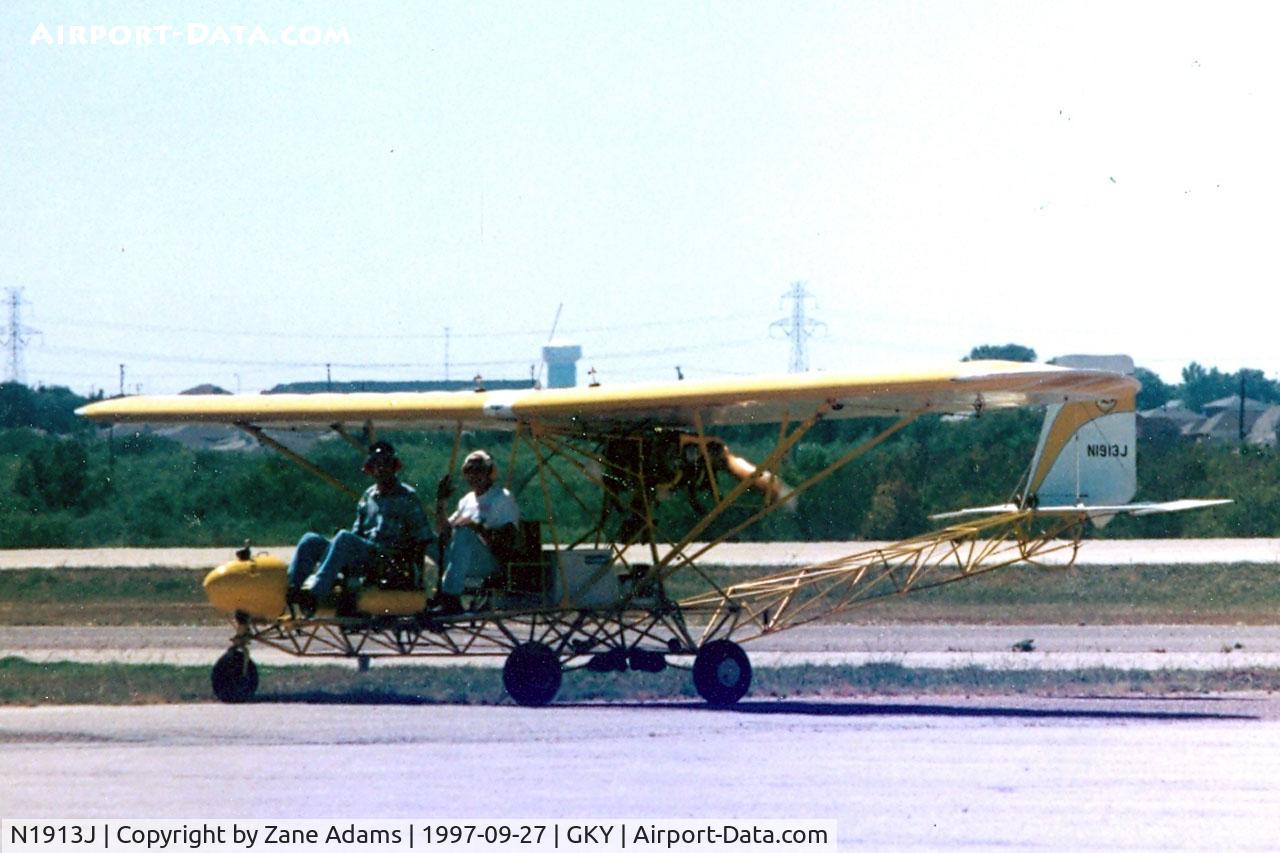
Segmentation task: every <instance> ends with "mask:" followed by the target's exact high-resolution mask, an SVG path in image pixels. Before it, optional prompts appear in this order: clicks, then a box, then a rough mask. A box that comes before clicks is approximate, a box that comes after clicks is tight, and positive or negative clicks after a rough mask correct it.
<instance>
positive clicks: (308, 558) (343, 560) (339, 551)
mask: <svg viewBox="0 0 1280 853" xmlns="http://www.w3.org/2000/svg"><path fill="white" fill-rule="evenodd" d="M377 554H378V552H377V549H375V548H374V547H373V543H371V542H370V541H369V540H368V539H364V538H362V537H360V536H357V535H355V534H354V533H352V532H350V531H347V530H343V531H340V532H339V533H338V535H337V536H335V537H333V541H332V542H330V541H329V540H328V539H326V538H324V537H323V536H321V535H320V534H319V533H308V534H306V535H305V536H303V537H302V538H301V539H300V540H298V547H297V548H296V549H295V550H294V552H293V560H291V561H290V563H289V589H299V588H301V589H305V590H307V591H308V592H310V593H311V594H312V595H314V596H315V597H316V601H323V600H324V597H325V596H326V595H328V594H329V591H330V590H331V589H333V584H334V581H336V580H337V579H338V574H339V573H341V574H342V575H343V576H345V577H347V578H355V577H360V576H363V575H364V574H365V572H366V571H368V570H369V568H370V567H371V566H372V565H373V562H374V560H375V559H376V557H377ZM317 564H318V565H317Z"/></svg>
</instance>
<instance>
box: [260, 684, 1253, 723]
mask: <svg viewBox="0 0 1280 853" xmlns="http://www.w3.org/2000/svg"><path fill="white" fill-rule="evenodd" d="M1126 699H1127V700H1128V701H1160V702H1163V701H1166V700H1165V699H1164V698H1159V699H1135V698H1132V697H1115V698H1113V697H1107V699H1106V701H1108V702H1116V701H1125V700H1126ZM253 701H254V702H255V703H278V704H307V705H423V706H428V705H475V706H477V707H486V706H487V707H493V706H496V705H509V704H511V703H510V702H509V700H503V701H497V702H492V701H479V702H452V701H448V700H442V699H427V698H423V697H421V696H406V695H404V694H401V693H395V692H393V691H385V690H371V691H361V692H358V693H323V692H319V691H316V692H311V691H306V692H301V693H287V694H269V693H267V694H261V695H259V696H258V697H257V698H256V699H254V700H253ZM585 708H592V709H597V710H599V709H601V708H608V709H620V710H624V709H632V710H646V711H654V710H664V711H690V712H700V713H712V714H760V715H777V714H792V715H802V716H810V717H875V716H884V717H940V718H947V717H951V718H966V717H968V718H974V717H988V718H993V719H1030V720H1166V721H1179V720H1181V721H1188V722H1190V721H1201V720H1260V719H1261V717H1260V716H1255V715H1252V714H1235V713H1215V712H1211V711H1167V710H1156V709H1151V710H1141V709H1124V708H1063V707H1056V708H1055V707H1045V708H1026V707H1014V706H1009V705H1000V704H985V703H983V704H974V705H955V704H943V703H939V704H933V703H923V702H912V703H897V702H850V701H847V700H840V701H823V700H818V699H812V700H805V699H782V700H777V701H772V700H771V701H759V700H756V701H752V700H747V701H743V702H739V703H738V704H736V705H730V706H729V707H725V708H718V707H714V706H711V705H708V704H706V703H705V702H702V701H700V700H698V701H690V702H670V701H654V702H606V703H600V702H553V703H552V704H551V705H549V706H547V707H546V708H545V709H544V710H545V711H546V712H548V713H554V712H555V711H557V710H559V711H568V710H574V709H585Z"/></svg>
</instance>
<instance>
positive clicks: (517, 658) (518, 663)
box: [502, 643, 561, 707]
mask: <svg viewBox="0 0 1280 853" xmlns="http://www.w3.org/2000/svg"><path fill="white" fill-rule="evenodd" d="M560 675H561V674H560V660H559V659H558V658H557V657H556V655H555V652H553V651H551V649H550V647H548V646H546V645H543V644H542V643H523V644H521V645H519V646H516V647H515V649H514V650H513V651H512V652H511V654H510V655H508V656H507V662H506V663H505V664H503V666H502V686H503V687H505V688H507V693H509V694H510V695H511V698H512V699H514V700H516V702H517V703H518V704H520V705H527V706H529V707H537V706H539V705H545V704H547V703H548V702H550V701H551V700H552V699H554V698H555V695H556V692H557V691H559V690H560Z"/></svg>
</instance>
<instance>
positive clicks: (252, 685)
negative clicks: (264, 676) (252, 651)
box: [210, 646, 258, 702]
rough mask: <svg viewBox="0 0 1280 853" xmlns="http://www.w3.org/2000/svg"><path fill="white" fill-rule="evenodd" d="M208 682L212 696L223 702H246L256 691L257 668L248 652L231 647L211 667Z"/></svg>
mask: <svg viewBox="0 0 1280 853" xmlns="http://www.w3.org/2000/svg"><path fill="white" fill-rule="evenodd" d="M210 681H211V682H212V683H213V695H214V696H217V697H218V698H219V699H221V700H222V701H223V702H248V701H249V700H250V699H252V698H253V694H254V693H255V692H257V690H258V667H257V665H256V664H254V662H253V661H252V660H250V659H249V654H248V652H246V651H245V650H244V649H242V648H239V647H238V646H232V647H231V648H229V649H227V650H226V652H225V653H223V655H222V657H220V658H218V662H217V663H215V664H214V665H213V672H212V673H210Z"/></svg>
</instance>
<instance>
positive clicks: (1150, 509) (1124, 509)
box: [929, 498, 1231, 521]
mask: <svg viewBox="0 0 1280 853" xmlns="http://www.w3.org/2000/svg"><path fill="white" fill-rule="evenodd" d="M1229 503H1231V500H1230V499H1229V498H1183V499H1181V500H1176V501H1162V502H1159V503H1129V504H1113V505H1109V506H1108V505H1098V504H1094V505H1091V506H1084V505H1082V504H1074V505H1065V506H1040V507H1036V508H1035V509H1028V510H1022V508H1021V507H1019V506H1018V505H1017V504H993V505H991V506H975V507H969V508H968V509H958V510H955V511H954V512H941V513H938V514H937V515H931V516H929V518H931V519H934V520H936V521H941V520H944V519H950V518H964V517H966V516H975V515H1000V514H1001V513H1006V512H1019V511H1025V512H1027V513H1028V514H1030V515H1075V514H1084V515H1087V516H1089V517H1090V518H1094V517H1097V516H1105V517H1110V516H1113V515H1156V514H1157V513H1162V512H1185V511H1187V510H1189V509H1204V508H1205V507H1210V506H1220V505H1221V504H1229Z"/></svg>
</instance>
